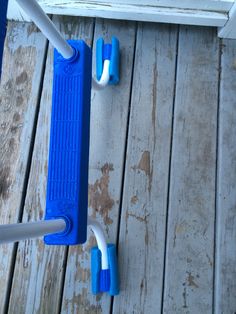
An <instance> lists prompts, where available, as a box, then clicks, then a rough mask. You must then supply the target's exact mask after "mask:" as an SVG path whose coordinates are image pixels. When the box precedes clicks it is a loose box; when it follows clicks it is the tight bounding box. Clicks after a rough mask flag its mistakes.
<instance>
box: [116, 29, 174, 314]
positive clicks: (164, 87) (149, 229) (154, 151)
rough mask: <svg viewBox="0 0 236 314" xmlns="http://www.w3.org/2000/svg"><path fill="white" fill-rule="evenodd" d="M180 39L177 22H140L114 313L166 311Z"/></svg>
mask: <svg viewBox="0 0 236 314" xmlns="http://www.w3.org/2000/svg"><path fill="white" fill-rule="evenodd" d="M160 43H161V44H160ZM176 44H177V27H175V26H167V25H165V26H163V25H155V24H144V23H143V24H139V26H138V33H137V43H136V55H135V65H134V80H133V86H132V99H131V113H130V126H129V137H128V149H127V154H126V169H125V182H124V197H123V203H122V216H121V227H120V237H119V263H120V269H121V272H120V273H121V294H120V296H119V297H117V298H115V299H114V311H113V312H114V313H160V310H161V291H162V277H163V265H164V241H165V220H166V206H167V204H166V201H167V190H168V171H169V157H170V145H171V122H172V106H173V96H174V80H175V60H176Z"/></svg>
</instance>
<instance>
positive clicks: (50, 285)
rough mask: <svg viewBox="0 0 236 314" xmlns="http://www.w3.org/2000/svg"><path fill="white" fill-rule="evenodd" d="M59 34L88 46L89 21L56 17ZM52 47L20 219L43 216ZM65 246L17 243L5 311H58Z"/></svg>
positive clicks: (40, 217) (91, 30) (51, 313)
mask: <svg viewBox="0 0 236 314" xmlns="http://www.w3.org/2000/svg"><path fill="white" fill-rule="evenodd" d="M54 22H55V23H56V25H57V27H58V28H59V29H60V31H61V33H62V35H63V37H65V38H77V39H84V40H85V41H86V42H87V43H88V45H91V40H92V33H93V20H92V19H84V18H71V17H63V18H61V17H57V18H54ZM52 73H53V49H52V47H50V48H49V52H48V57H47V64H46V70H45V78H44V84H43V91H42V97H41V104H40V112H39V118H38V124H37V132H36V138H35V145H34V152H33V158H32V165H31V170H30V177H29V183H28V190H27V196H26V201H25V207H24V215H23V221H24V222H26V221H36V220H40V219H43V218H44V211H45V199H46V183H47V166H48V145H49V133H50V115H51V103H52V99H51V98H52ZM64 263H65V247H64V246H46V245H44V242H43V240H42V239H37V240H29V241H22V242H20V243H19V247H18V251H17V258H16V265H15V272H14V277H13V284H12V293H11V299H10V306H9V313H22V314H23V313H24V314H32V313H42V314H45V313H50V314H54V313H58V312H59V309H60V296H61V289H62V282H63V272H64V270H65V268H64V267H65V265H64Z"/></svg>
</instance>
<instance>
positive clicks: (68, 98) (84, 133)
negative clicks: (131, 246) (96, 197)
mask: <svg viewBox="0 0 236 314" xmlns="http://www.w3.org/2000/svg"><path fill="white" fill-rule="evenodd" d="M68 42H69V44H70V45H71V46H72V47H73V48H74V50H75V54H74V56H73V57H72V58H70V59H64V58H63V57H62V56H61V55H60V54H59V53H58V51H57V50H54V76H53V99H52V116H51V132H50V148H49V165H48V181H47V198H46V216H45V219H57V218H63V219H65V221H66V223H67V228H66V230H65V231H64V232H63V233H57V234H52V235H47V236H45V238H44V240H45V243H47V244H60V245H61V244H64V245H71V244H80V243H84V242H85V241H86V237H87V208H88V204H87V202H88V161H89V127H90V94H91V65H92V60H91V59H92V54H91V49H90V48H89V47H88V46H87V45H86V44H85V42H83V41H81V40H79V41H72V40H70V41H68Z"/></svg>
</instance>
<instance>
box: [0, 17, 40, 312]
mask: <svg viewBox="0 0 236 314" xmlns="http://www.w3.org/2000/svg"><path fill="white" fill-rule="evenodd" d="M45 49H46V40H45V38H44V37H43V35H42V34H40V33H39V32H38V30H37V29H36V28H35V27H34V26H33V25H32V24H28V23H26V24H25V23H15V22H9V23H8V30H7V37H6V42H5V51H4V63H3V73H2V81H1V87H0V104H1V106H0V120H1V125H0V148H1V149H0V150H1V154H0V208H1V210H0V223H1V224H7V223H16V222H17V221H18V219H19V218H20V211H21V208H20V207H21V202H22V201H23V199H22V197H24V196H23V190H24V185H25V177H26V173H27V162H28V158H29V153H30V144H31V137H32V132H33V126H34V119H35V113H36V108H37V104H38V97H39V91H40V82H41V74H42V69H43V63H44V54H45ZM13 247H14V246H13V245H12V244H6V245H1V246H0V312H1V313H2V312H3V310H4V307H5V303H6V298H7V294H8V287H9V286H8V283H10V279H11V278H10V275H11V266H12V263H14V260H13V251H14V250H13Z"/></svg>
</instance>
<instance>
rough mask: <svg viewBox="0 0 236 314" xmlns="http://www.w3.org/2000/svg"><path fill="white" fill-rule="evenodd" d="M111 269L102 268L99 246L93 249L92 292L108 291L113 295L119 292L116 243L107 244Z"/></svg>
mask: <svg viewBox="0 0 236 314" xmlns="http://www.w3.org/2000/svg"><path fill="white" fill-rule="evenodd" d="M107 254H108V266H109V269H107V270H102V269H101V251H100V250H99V249H98V247H97V246H95V247H93V248H92V250H91V274H92V293H93V294H98V293H100V292H108V293H109V294H110V295H111V296H115V295H118V294H119V273H118V262H117V256H116V247H115V245H114V244H108V245H107Z"/></svg>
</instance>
